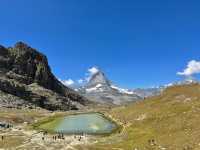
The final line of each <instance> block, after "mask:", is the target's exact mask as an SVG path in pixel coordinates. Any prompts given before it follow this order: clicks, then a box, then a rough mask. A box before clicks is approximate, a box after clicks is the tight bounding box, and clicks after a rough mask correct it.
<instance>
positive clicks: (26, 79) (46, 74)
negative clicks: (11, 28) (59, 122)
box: [0, 42, 87, 110]
mask: <svg viewBox="0 0 200 150" xmlns="http://www.w3.org/2000/svg"><path fill="white" fill-rule="evenodd" d="M32 85H34V88H33V86H32ZM37 89H40V90H37ZM0 90H1V91H3V92H5V93H9V94H11V95H14V96H17V97H20V98H21V99H23V100H25V101H28V102H29V103H31V104H34V105H36V106H39V107H43V108H46V109H50V110H56V109H61V110H69V109H71V108H73V109H75V104H73V103H77V104H78V105H79V104H81V105H84V104H85V103H86V102H87V100H86V99H85V98H83V97H82V96H79V94H77V93H76V92H75V91H73V90H72V89H70V88H67V87H65V86H64V85H63V84H62V83H61V82H60V81H58V80H57V79H56V77H55V76H54V75H53V74H52V72H51V69H50V67H49V65H48V61H47V57H46V56H45V55H43V54H42V53H40V52H38V51H37V50H35V49H33V48H31V47H29V46H28V45H26V44H24V43H22V42H18V43H17V44H16V45H15V46H14V47H11V48H5V47H3V46H0ZM53 99H55V100H53ZM0 102H1V97H0Z"/></svg>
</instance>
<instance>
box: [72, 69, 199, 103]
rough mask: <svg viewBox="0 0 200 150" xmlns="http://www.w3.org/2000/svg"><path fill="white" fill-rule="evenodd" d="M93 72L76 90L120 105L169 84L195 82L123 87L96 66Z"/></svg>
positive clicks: (158, 92) (152, 94) (101, 101)
mask: <svg viewBox="0 0 200 150" xmlns="http://www.w3.org/2000/svg"><path fill="white" fill-rule="evenodd" d="M94 70H95V72H94V73H93V74H91V76H90V77H88V79H87V80H86V81H85V82H84V85H81V86H78V85H76V86H75V87H73V88H74V89H75V90H76V91H77V92H79V93H80V94H82V95H83V96H85V97H86V98H88V99H89V100H90V101H94V102H98V103H103V104H114V105H122V104H127V103H130V102H134V101H138V100H143V99H144V98H147V97H152V96H156V95H159V94H160V93H161V92H162V91H163V90H164V89H166V88H167V87H170V86H175V85H182V84H191V83H196V82H197V81H195V80H191V79H190V80H183V81H179V82H174V83H170V84H167V85H163V86H158V87H152V88H136V89H124V88H120V87H119V86H116V85H115V84H113V82H112V81H110V80H109V79H108V78H107V77H106V75H105V74H104V72H103V71H102V70H100V69H99V68H98V67H96V68H94Z"/></svg>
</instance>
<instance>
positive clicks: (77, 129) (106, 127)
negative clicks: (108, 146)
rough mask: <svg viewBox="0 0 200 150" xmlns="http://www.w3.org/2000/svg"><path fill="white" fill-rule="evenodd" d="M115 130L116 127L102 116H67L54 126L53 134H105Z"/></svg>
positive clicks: (97, 114) (92, 114)
mask: <svg viewBox="0 0 200 150" xmlns="http://www.w3.org/2000/svg"><path fill="white" fill-rule="evenodd" d="M116 128H117V125H116V124H115V123H113V122H112V121H110V120H108V119H106V118H105V117H104V116H103V115H102V114H99V113H90V114H77V115H69V116H66V117H64V118H63V120H62V121H61V122H60V123H59V124H58V125H57V126H56V128H55V132H58V133H65V134H81V133H84V134H107V133H111V132H112V131H113V130H115V129H116Z"/></svg>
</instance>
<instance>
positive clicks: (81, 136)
mask: <svg viewBox="0 0 200 150" xmlns="http://www.w3.org/2000/svg"><path fill="white" fill-rule="evenodd" d="M46 135H47V132H46V131H45V132H43V136H42V140H45V136H46ZM83 137H84V133H82V134H81V135H74V139H77V140H78V141H81V140H82V139H83ZM52 138H53V140H54V141H56V140H65V136H64V134H63V133H58V134H57V135H53V137H52Z"/></svg>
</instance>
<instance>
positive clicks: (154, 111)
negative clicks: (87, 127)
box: [87, 84, 200, 150]
mask: <svg viewBox="0 0 200 150" xmlns="http://www.w3.org/2000/svg"><path fill="white" fill-rule="evenodd" d="M108 113H109V114H111V115H112V116H113V118H115V119H116V120H118V121H120V122H123V124H124V126H125V128H124V130H123V132H122V133H121V134H116V135H114V136H110V137H107V138H104V139H99V142H98V143H97V144H95V145H92V146H89V147H88V148H87V149H95V150H98V149H99V150H108V149H109V150H112V149H124V150H132V149H133V150H136V149H137V150H143V149H144V150H154V149H155V150H157V149H163V150H164V148H166V149H170V150H193V149H195V150H199V149H200V85H198V84H193V85H184V86H175V87H171V88H168V89H167V90H165V91H164V92H163V93H162V95H160V96H157V97H152V98H150V99H147V100H145V101H141V102H138V103H135V104H132V105H129V106H126V107H120V108H115V109H113V110H111V111H109V112H108ZM149 140H154V141H155V142H149Z"/></svg>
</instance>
